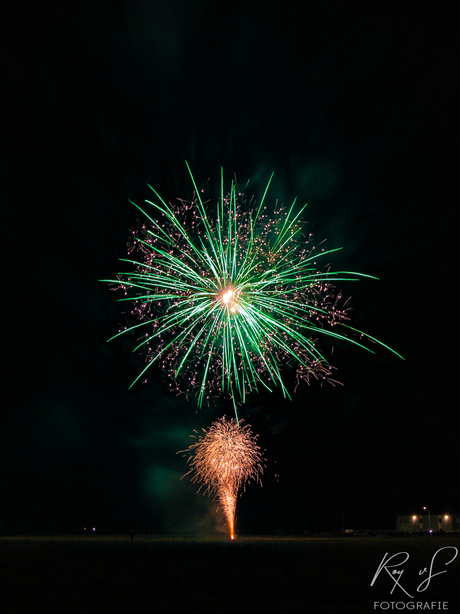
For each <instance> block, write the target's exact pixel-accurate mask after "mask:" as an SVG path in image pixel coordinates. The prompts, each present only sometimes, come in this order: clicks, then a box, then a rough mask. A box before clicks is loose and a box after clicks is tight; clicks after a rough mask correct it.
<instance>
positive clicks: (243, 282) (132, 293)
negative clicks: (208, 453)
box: [104, 165, 393, 417]
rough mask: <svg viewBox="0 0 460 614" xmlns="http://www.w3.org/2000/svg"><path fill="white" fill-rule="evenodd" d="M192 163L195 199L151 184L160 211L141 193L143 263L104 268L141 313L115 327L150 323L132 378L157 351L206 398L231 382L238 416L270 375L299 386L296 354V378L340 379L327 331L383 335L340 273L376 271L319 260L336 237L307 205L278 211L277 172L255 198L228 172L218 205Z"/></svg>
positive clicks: (178, 385) (270, 381)
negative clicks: (318, 245)
mask: <svg viewBox="0 0 460 614" xmlns="http://www.w3.org/2000/svg"><path fill="white" fill-rule="evenodd" d="M187 168H188V169H189V172H190V177H191V179H192V183H193V186H194V189H195V192H194V197H193V199H192V201H191V202H186V201H183V200H179V201H178V203H177V204H176V205H171V204H167V203H166V202H165V201H164V200H163V199H162V198H161V197H160V196H159V195H158V194H157V193H156V192H155V190H153V188H151V189H152V190H153V192H154V193H155V195H156V198H157V200H156V201H155V202H151V201H146V202H147V203H148V204H149V205H150V206H151V207H152V213H151V215H149V214H148V213H147V212H145V211H143V210H142V209H141V208H140V207H137V205H135V206H136V207H137V208H138V209H139V210H140V211H142V213H143V214H144V216H145V219H146V220H147V221H146V223H144V224H143V225H142V226H141V227H140V228H137V229H135V230H133V231H132V233H133V237H132V241H131V243H130V244H129V247H128V252H129V253H130V254H136V255H137V259H131V258H130V259H124V261H125V262H127V263H129V264H130V265H132V266H133V267H134V270H133V271H132V272H128V273H121V274H119V275H118V279H117V280H104V281H109V282H110V283H112V284H115V287H116V288H121V289H122V290H123V291H124V294H125V296H124V298H122V299H120V300H121V301H129V302H131V303H132V311H131V315H132V317H133V318H134V321H135V323H134V324H131V325H129V326H127V327H125V328H124V329H123V330H121V331H120V332H119V333H118V334H117V335H115V337H117V336H118V335H121V334H124V333H126V332H128V331H136V332H137V333H140V334H141V337H140V338H139V343H138V344H137V347H136V348H135V350H141V351H144V353H145V354H146V362H147V364H146V366H145V368H144V369H143V370H142V371H141V373H140V374H139V376H138V377H137V378H136V380H135V381H134V382H133V384H134V383H135V382H137V381H138V380H139V379H141V378H143V377H145V374H146V371H147V370H148V369H149V367H151V366H152V365H153V364H155V363H157V364H159V365H160V366H161V367H162V368H163V369H164V370H165V371H166V372H167V373H168V375H169V376H170V382H171V387H172V388H173V389H175V390H177V391H178V392H186V393H189V392H191V391H193V390H195V391H196V394H197V397H198V406H199V407H200V406H201V405H202V403H203V401H204V400H205V399H209V398H210V397H212V396H213V395H223V394H227V395H229V396H230V398H231V399H232V401H233V406H234V409H235V415H236V416H237V412H236V410H237V404H239V403H240V402H243V403H244V402H245V399H246V394H247V393H248V392H257V391H258V389H259V387H260V386H264V387H265V388H267V389H269V390H271V389H272V387H273V386H277V385H278V386H280V387H281V389H282V391H283V394H284V396H288V397H289V393H288V391H287V389H286V387H285V385H284V383H283V379H282V373H281V365H286V364H292V365H294V366H296V368H297V383H299V382H300V381H302V380H303V381H306V382H307V383H309V381H310V379H311V378H312V377H314V378H317V379H330V375H331V367H330V365H329V364H328V362H327V360H326V359H325V358H324V356H323V355H322V354H321V352H320V351H319V349H318V347H317V339H316V337H317V336H318V335H328V336H329V337H332V338H335V339H346V340H348V341H349V342H351V343H354V344H357V345H360V346H361V347H364V346H363V345H362V344H361V343H360V342H359V341H357V339H360V340H362V339H363V338H367V339H368V340H371V341H374V342H375V341H376V340H375V339H373V338H372V337H370V336H368V335H364V333H362V332H361V331H357V330H356V329H354V328H352V327H351V326H349V325H347V324H346V323H345V322H346V321H347V320H348V315H347V313H348V308H347V307H346V303H345V304H343V305H342V304H341V295H340V293H337V291H336V290H335V287H334V285H333V284H335V283H337V282H338V281H357V279H358V278H359V277H371V276H370V275H363V274H361V273H351V272H345V271H338V272H331V271H329V270H328V269H326V266H327V265H326V263H325V265H324V267H323V270H322V271H320V270H318V268H317V264H316V261H317V260H318V259H321V260H322V261H323V260H324V258H325V256H326V255H327V254H330V253H332V252H335V251H337V249H331V250H328V251H324V250H322V251H321V252H320V253H318V252H317V251H315V247H314V246H313V244H312V241H311V235H308V236H306V235H305V233H304V224H303V223H302V222H301V215H302V213H303V211H304V209H305V206H304V207H302V208H300V210H299V211H298V212H297V213H296V212H295V201H294V203H293V204H292V206H291V207H290V208H289V209H284V208H282V207H278V206H277V205H276V206H275V208H274V211H273V213H272V214H271V215H268V214H267V213H266V206H265V200H266V195H267V191H268V188H269V185H270V181H271V178H270V181H269V182H268V185H267V187H266V189H265V192H264V194H263V197H262V199H261V201H260V203H259V204H257V205H255V204H254V202H253V201H252V200H249V201H248V200H247V199H246V196H245V195H244V193H241V192H240V191H239V190H238V187H237V184H236V183H235V182H233V181H232V184H231V187H230V191H229V192H228V193H226V192H225V191H224V181H223V175H222V177H221V187H220V198H219V201H218V203H217V206H216V209H215V212H214V214H211V212H209V211H208V208H207V206H206V205H205V203H204V202H203V200H202V196H201V193H200V190H198V188H197V186H196V183H195V180H194V178H193V176H192V173H191V171H190V168H189V167H188V165H187ZM149 187H150V186H149ZM133 204H134V203H133ZM338 249H340V248H338ZM335 327H338V330H340V332H338V330H337V329H336V328H335ZM350 334H351V335H353V336H354V337H355V338H351V337H349V336H348V335H350ZM112 338H114V337H112ZM377 343H380V342H377ZM380 345H383V344H380ZM385 347H387V346H385ZM366 349H367V348H366ZM388 349H390V348H388ZM369 351H370V350H369ZM391 351H393V350H391ZM330 381H333V380H331V379H330ZM133 384H132V385H133ZM237 417H238V416H237Z"/></svg>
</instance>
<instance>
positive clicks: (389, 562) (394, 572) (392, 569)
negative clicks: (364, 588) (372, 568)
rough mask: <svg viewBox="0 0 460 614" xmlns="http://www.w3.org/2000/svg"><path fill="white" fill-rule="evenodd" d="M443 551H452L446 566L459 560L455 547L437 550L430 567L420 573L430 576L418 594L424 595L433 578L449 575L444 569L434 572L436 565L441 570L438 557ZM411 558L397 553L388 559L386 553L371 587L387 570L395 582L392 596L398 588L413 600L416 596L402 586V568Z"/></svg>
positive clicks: (405, 553) (421, 585)
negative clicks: (444, 574)
mask: <svg viewBox="0 0 460 614" xmlns="http://www.w3.org/2000/svg"><path fill="white" fill-rule="evenodd" d="M443 550H447V551H450V555H452V556H451V558H450V559H449V560H448V561H447V562H444V566H446V565H449V564H450V563H452V561H453V560H455V559H456V558H457V555H458V548H455V546H445V547H444V548H439V550H437V551H436V552H435V553H434V554H433V556H432V558H431V563H430V565H429V567H424V568H423V569H421V570H420V571H419V573H418V575H419V576H423V575H425V574H428V575H427V576H426V578H424V579H423V580H422V582H420V584H419V585H418V587H417V592H418V593H423V591H426V589H427V588H428V587H429V586H430V583H431V580H432V578H434V577H436V576H440V575H441V574H443V573H447V569H444V570H442V571H436V572H435V571H434V569H435V563H436V564H437V569H439V565H440V563H438V561H437V557H438V555H439V553H440V552H442V551H443ZM409 556H410V555H409V553H408V552H397V553H396V554H393V555H392V556H390V557H388V552H386V553H385V555H384V557H383V559H382V561H381V563H380V565H379V566H378V568H377V571H376V572H375V575H374V577H373V579H372V582H371V586H374V584H375V581H376V580H377V578H378V577H379V575H380V574H381V573H382V571H384V570H385V571H386V572H387V574H388V575H389V576H390V578H391V579H392V580H393V582H394V584H393V587H392V589H391V591H390V594H391V595H392V594H393V591H394V590H395V588H396V587H398V588H400V589H401V590H402V591H403V592H404V593H406V595H408V596H409V597H410V598H411V599H413V597H414V596H413V595H409V593H408V592H407V591H406V589H405V588H404V587H403V586H402V584H401V579H402V575H403V573H404V569H402V566H403V565H404V564H405V563H406V562H407V561H408V560H409ZM387 557H388V558H387Z"/></svg>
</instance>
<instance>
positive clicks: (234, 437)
mask: <svg viewBox="0 0 460 614" xmlns="http://www.w3.org/2000/svg"><path fill="white" fill-rule="evenodd" d="M241 422H242V420H240V423H239V424H238V422H237V421H236V420H235V419H234V418H231V419H230V420H226V419H225V417H223V418H221V419H220V420H217V421H216V422H214V423H213V424H212V425H211V426H210V427H209V428H208V429H207V430H205V429H203V432H204V435H202V436H201V437H199V438H198V440H197V441H196V442H195V443H193V444H192V445H190V446H189V447H188V448H187V450H182V451H181V452H183V453H187V454H189V458H188V460H187V462H188V464H189V465H190V467H191V469H190V471H189V472H188V473H187V474H186V475H189V474H191V475H192V482H193V483H194V484H196V483H197V482H200V483H201V484H200V487H199V489H198V491H200V489H201V488H202V486H204V487H205V492H206V493H208V494H214V496H215V498H216V500H217V501H218V502H219V505H220V508H221V509H222V511H223V513H224V515H225V518H226V520H227V526H228V529H229V533H230V538H231V539H234V537H235V512H236V500H237V497H238V491H239V490H240V489H241V488H244V486H245V484H246V483H247V482H248V481H250V480H255V481H257V482H260V474H261V473H263V462H264V457H263V454H262V451H261V449H260V447H259V446H258V445H257V443H256V442H257V436H254V435H253V434H252V433H251V430H250V427H249V425H246V426H241ZM184 477H185V476H184Z"/></svg>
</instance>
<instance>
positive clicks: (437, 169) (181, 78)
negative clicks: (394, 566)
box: [0, 0, 460, 534]
mask: <svg viewBox="0 0 460 614" xmlns="http://www.w3.org/2000/svg"><path fill="white" fill-rule="evenodd" d="M320 4H321V5H322V7H323V8H322V9H321V10H319V9H318V8H317V5H320ZM299 6H300V3H298V2H294V3H292V2H289V1H286V2H278V3H271V4H270V3H266V2H247V1H246V2H240V1H234V2H231V3H229V2H225V1H224V2H220V3H218V2H210V1H202V0H198V1H197V2H185V1H183V0H169V1H168V2H166V1H159V2H147V1H146V0H144V1H140V0H131V1H130V2H121V1H120V2H111V3H103V2H99V1H98V0H96V1H94V2H85V1H82V2H78V3H74V6H69V3H65V4H63V5H62V6H60V7H56V6H55V7H54V8H53V9H49V10H48V11H47V10H46V9H44V8H43V6H41V7H40V8H38V7H35V8H34V9H32V10H28V11H27V12H26V11H25V10H24V12H23V13H22V14H20V13H19V12H18V14H16V15H11V18H10V19H8V20H4V22H3V23H2V26H1V27H2V28H3V32H2V34H1V36H2V41H3V44H4V51H3V53H2V56H3V63H4V68H5V69H6V74H5V76H4V78H3V79H2V84H3V86H4V94H3V96H2V98H3V100H2V105H3V106H4V111H3V113H2V116H3V119H2V128H1V130H2V142H3V147H2V158H3V162H2V174H3V177H2V179H1V187H0V189H1V196H2V201H3V205H2V226H3V229H4V240H3V246H4V250H3V253H4V263H3V267H2V274H3V283H2V286H3V288H4V291H3V298H2V307H3V310H4V315H3V317H2V322H3V325H4V332H3V333H2V346H3V351H2V362H3V365H2V378H3V379H4V383H3V385H2V391H3V395H2V396H3V398H4V402H3V403H2V409H1V412H0V438H1V443H0V492H1V506H0V532H3V533H8V532H10V533H11V532H18V531H22V532H30V531H32V532H35V531H43V532H46V531H48V532H65V531H75V530H81V529H82V527H84V526H88V525H91V526H97V527H99V528H100V529H101V530H103V531H107V532H108V531H126V530H129V528H131V527H133V528H134V529H135V530H136V531H138V532H146V531H151V532H155V533H178V534H184V533H187V532H188V533H196V534H205V533H207V532H208V533H212V532H213V531H214V530H215V529H216V527H217V528H219V526H220V525H221V519H220V517H219V516H218V515H216V512H215V510H216V504H215V503H212V502H211V500H210V499H209V498H207V497H203V496H202V495H201V494H196V487H195V486H194V485H192V484H190V482H189V481H188V479H187V478H186V479H184V480H182V481H181V480H180V478H181V476H182V475H183V474H184V473H185V471H186V465H185V460H184V459H183V458H182V456H180V455H177V454H176V452H177V451H178V450H181V449H184V448H185V447H186V446H187V445H188V444H189V441H190V440H189V435H190V434H191V433H192V431H193V429H198V430H199V429H201V428H202V427H206V426H208V425H209V424H210V423H211V422H212V421H213V420H214V419H216V418H217V417H219V416H220V415H222V414H223V413H224V412H226V413H227V414H228V413H229V410H228V407H226V406H225V405H217V406H216V407H211V408H209V409H203V410H201V411H199V412H198V413H197V412H196V406H195V404H194V403H193V402H192V401H190V402H187V401H186V400H185V399H184V398H183V397H175V396H174V395H173V394H171V393H170V392H169V391H168V388H167V386H166V384H165V383H164V382H163V379H162V377H161V374H158V375H157V376H156V378H155V377H154V378H153V382H152V383H151V384H150V385H148V386H141V385H139V386H135V387H134V388H133V389H131V390H128V386H129V384H130V383H131V381H132V380H133V379H134V377H135V376H136V374H137V373H138V371H139V368H140V366H141V365H142V364H143V363H142V358H138V357H136V356H135V355H133V354H132V353H131V349H132V343H130V341H129V340H128V339H126V340H121V341H117V342H112V343H110V344H107V342H106V340H107V339H108V338H109V337H111V336H112V335H113V334H114V333H115V332H117V331H118V325H119V323H120V322H121V321H122V315H121V307H120V305H119V304H117V303H116V301H115V298H116V296H115V294H114V293H112V292H110V290H109V288H108V287H107V284H103V283H100V282H98V279H107V278H111V277H113V276H114V275H115V274H116V273H117V272H118V271H119V270H120V269H123V264H122V263H120V262H119V260H118V259H119V258H123V257H124V256H125V255H126V241H127V240H128V239H129V229H130V228H131V227H132V226H133V225H136V222H137V220H138V217H137V213H136V210H135V208H134V207H133V206H132V205H131V204H130V203H129V202H128V199H131V200H133V201H134V202H137V203H139V204H142V201H143V200H144V199H145V198H148V197H149V191H148V187H147V185H146V183H147V182H148V183H150V184H151V185H153V186H154V187H155V189H156V190H157V191H158V192H159V193H160V194H162V195H163V197H164V198H165V199H166V200H169V201H173V200H175V199H176V198H177V197H182V198H191V196H192V186H191V183H190V179H189V177H188V174H187V170H186V167H185V160H187V161H188V162H189V163H190V165H191V168H192V170H193V173H194V175H195V177H196V179H197V181H198V182H199V183H200V184H204V183H205V182H206V181H207V179H208V178H209V177H210V178H211V182H210V192H209V194H208V195H209V197H210V198H211V200H215V198H216V197H217V191H216V190H215V191H214V192H213V186H215V184H214V183H213V181H215V180H216V179H218V177H219V173H220V167H221V166H223V168H224V172H225V173H226V176H227V177H228V178H230V177H231V176H232V174H233V173H236V175H237V177H238V179H239V181H240V183H241V184H242V185H244V184H245V183H246V181H247V180H248V179H251V184H250V187H249V188H248V193H254V194H255V195H256V196H259V197H260V195H261V191H262V190H263V188H264V187H265V184H266V182H267V180H268V178H269V176H270V173H271V172H272V171H274V172H275V176H274V179H273V183H272V187H271V189H270V192H269V199H270V201H271V202H274V201H275V200H276V199H277V198H278V199H279V200H280V201H281V202H284V203H286V204H288V203H289V202H290V201H292V200H293V198H294V197H296V196H297V197H298V199H299V201H301V202H308V203H309V206H308V208H307V219H308V224H309V229H310V231H311V232H313V233H314V235H315V239H316V241H321V240H323V239H327V246H328V247H331V248H332V247H338V246H343V247H344V249H343V250H342V251H341V252H339V253H337V254H335V255H334V257H333V258H332V257H331V263H332V266H333V267H334V268H335V269H346V268H348V269H350V270H359V271H362V272H365V273H369V274H372V275H375V276H377V277H379V279H380V281H372V280H368V281H361V282H359V283H355V284H345V285H344V287H343V291H344V294H345V295H347V296H351V297H352V302H351V305H352V307H353V309H354V312H353V323H354V324H355V325H356V326H357V327H358V328H362V329H363V330H365V331H366V332H368V333H369V334H371V335H373V336H375V337H377V338H378V339H380V340H382V341H383V342H384V343H386V344H388V345H390V346H391V347H393V348H394V349H395V350H397V351H398V352H399V353H401V354H402V355H403V356H404V357H405V361H402V360H400V359H398V358H397V357H395V356H394V355H392V354H390V353H389V352H387V351H385V350H384V349H378V350H377V353H376V355H375V356H374V355H371V354H368V353H366V352H364V351H361V350H359V349H355V348H353V347H351V346H346V345H340V344H336V346H335V350H334V357H333V361H332V363H333V364H334V365H335V366H336V367H337V369H338V371H337V372H336V374H337V378H338V379H339V380H340V381H341V382H342V383H343V386H338V387H335V388H334V387H331V386H324V387H321V386H319V385H315V384H313V385H312V386H310V387H306V386H305V387H303V388H301V389H300V390H299V391H298V392H297V393H296V394H295V395H294V396H293V400H292V401H289V400H284V399H283V398H282V396H281V395H280V394H277V393H274V394H272V395H270V394H268V393H267V394H260V395H258V396H253V397H251V398H250V399H249V402H248V403H247V405H246V407H245V408H244V409H243V410H242V412H241V414H242V416H243V417H244V418H245V420H246V422H247V423H250V424H251V425H252V428H253V430H254V432H256V433H258V434H259V437H260V443H261V445H262V446H263V448H265V449H266V457H267V468H266V472H265V475H264V478H263V487H262V488H260V487H259V486H256V485H252V486H249V487H248V489H247V492H246V493H245V494H244V496H243V497H242V498H241V499H240V501H239V511H238V528H239V531H240V532H241V533H244V534H250V533H252V534H255V533H270V534H271V533H276V532H284V533H287V534H289V533H297V534H299V533H302V532H303V531H304V530H305V528H307V529H309V530H312V531H320V530H325V529H340V528H341V527H342V519H343V518H344V523H345V525H346V527H382V528H394V526H395V520H396V514H398V513H412V512H420V510H421V507H422V506H423V505H428V506H429V507H430V509H431V511H432V512H433V513H438V512H439V513H455V512H459V511H460V495H459V491H458V486H457V470H458V466H459V451H458V427H459V419H458V393H457V386H458V373H457V368H456V367H457V364H456V363H457V347H458V341H459V339H458V324H457V319H458V317H457V302H458V299H457V298H456V297H455V295H456V286H457V285H458V270H457V250H456V249H454V248H456V244H457V241H456V239H457V211H458V189H457V186H456V185H455V184H456V181H454V177H455V179H456V177H457V175H458V164H457V163H458V123H457V110H456V108H455V107H456V105H455V102H454V100H453V90H454V83H455V75H456V70H455V68H456V65H457V63H456V57H458V55H456V54H457V53H458V50H457V49H456V48H455V46H454V40H455V38H456V37H455V36H454V27H453V26H454V23H453V19H452V16H451V15H448V14H442V13H441V12H440V11H439V12H437V13H434V14H433V13H423V12H420V8H419V9H418V10H417V12H415V13H414V12H411V11H409V10H408V11H407V12H406V10H405V9H404V8H402V7H401V6H400V7H399V8H397V9H395V11H394V12H392V11H391V10H390V9H388V7H387V5H384V4H381V5H380V8H376V7H374V8H372V9H370V8H369V7H370V5H369V3H360V4H356V5H354V7H353V6H352V7H351V8H350V6H349V5H348V4H346V3H343V4H342V5H341V8H340V9H338V10H337V9H336V8H334V9H333V8H332V5H329V8H327V6H326V5H325V4H322V3H315V4H309V3H303V4H302V8H301V9H300V8H299ZM325 351H326V352H328V351H329V350H328V349H327V347H326V350H325ZM288 379H289V376H288ZM276 475H279V481H278V479H277V478H276V477H275V476H276Z"/></svg>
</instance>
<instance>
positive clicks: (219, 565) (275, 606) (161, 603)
mask: <svg viewBox="0 0 460 614" xmlns="http://www.w3.org/2000/svg"><path fill="white" fill-rule="evenodd" d="M457 541H458V540H457V539H456V538H454V537H442V538H436V537H434V538H428V537H427V538H424V537H408V538H393V537H381V538H251V537H247V538H239V539H238V540H237V541H235V542H230V541H228V540H227V539H225V538H223V537H222V538H220V539H218V538H212V539H209V540H195V539H172V538H171V539H168V538H166V537H160V538H159V537H153V536H152V537H150V536H135V537H134V540H133V541H132V542H131V541H130V539H129V536H126V537H125V536H117V537H102V538H101V537H94V538H79V537H43V538H41V537H23V538H1V539H0V611H1V612H2V614H13V613H17V612H38V611H42V612H48V613H49V614H52V613H59V614H63V613H65V614H71V613H73V612H75V613H76V612H78V613H79V614H80V613H83V612H84V613H85V614H93V613H96V612H97V613H106V612H110V613H112V612H126V613H128V612H130V613H131V612H132V613H134V614H143V613H144V612H145V613H147V612H148V613H149V614H150V613H153V612H159V613H162V614H163V613H169V612H171V613H172V612H174V613H176V612H190V611H192V612H195V611H199V612H201V613H202V614H206V613H207V612H214V613H217V614H224V613H227V612H228V613H230V612H231V613H232V614H233V613H238V614H241V613H243V612H281V611H283V612H286V613H287V614H290V613H296V612H299V613H300V612H302V613H307V612H310V613H312V614H322V613H331V614H348V613H350V614H351V613H353V614H360V613H362V614H365V613H371V612H374V611H382V610H380V609H377V610H374V602H376V601H380V602H388V603H391V602H392V601H393V602H397V603H398V604H399V605H398V608H396V609H403V606H402V605H401V602H409V601H412V600H411V599H409V597H408V596H407V595H405V594H404V592H403V591H402V590H401V589H399V588H398V587H396V588H395V590H394V592H393V594H391V593H390V591H391V589H392V586H393V582H392V580H391V579H390V578H389V577H388V576H386V574H385V573H384V572H382V574H381V575H379V577H378V578H377V580H376V582H375V584H374V586H373V587H371V586H370V584H371V582H372V579H373V577H374V574H375V573H376V571H377V568H378V567H379V564H380V562H381V561H382V558H383V557H384V555H385V553H389V555H393V554H396V553H398V552H403V551H404V552H408V553H409V554H410V558H409V560H408V561H407V563H406V564H405V565H404V566H402V567H399V569H404V573H403V574H402V576H401V580H400V583H401V585H402V586H403V587H404V588H405V590H407V591H408V593H410V594H411V595H412V596H414V599H413V601H421V602H423V603H424V604H425V603H426V602H429V603H430V604H431V602H446V601H447V602H448V611H450V612H458V611H459V609H458V608H459V607H460V586H459V583H458V568H459V565H460V561H459V559H458V558H457V559H455V560H454V561H452V563H451V565H450V566H449V567H447V568H445V567H444V563H445V562H446V561H447V560H448V558H450V557H447V556H445V557H444V559H443V558H442V557H443V555H445V554H447V553H448V552H450V553H451V554H452V553H453V552H454V551H453V550H451V551H447V552H446V551H444V552H443V553H440V554H438V556H437V559H436V560H435V564H434V567H433V574H434V573H436V572H437V571H441V570H442V569H444V568H445V569H446V572H447V573H444V574H442V575H439V576H437V577H434V578H433V579H432V581H431V584H430V585H429V586H428V587H427V589H426V590H425V591H424V592H417V586H419V585H420V582H422V580H423V579H424V578H426V576H427V574H426V573H425V574H422V575H420V573H419V572H420V571H421V570H423V569H424V568H425V567H426V568H429V566H430V561H431V559H432V557H433V555H434V554H435V553H436V552H437V551H438V550H439V549H440V548H443V547H445V546H453V545H455V546H457V547H458V544H457ZM394 562H396V560H394ZM385 576H386V577H385ZM430 607H431V606H430ZM437 607H438V606H437ZM389 609H390V610H391V609H392V608H391V605H390V606H389ZM404 610H406V608H405V607H404ZM425 610H427V608H425ZM406 611H407V610H406ZM430 611H436V610H433V609H431V610H430Z"/></svg>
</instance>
